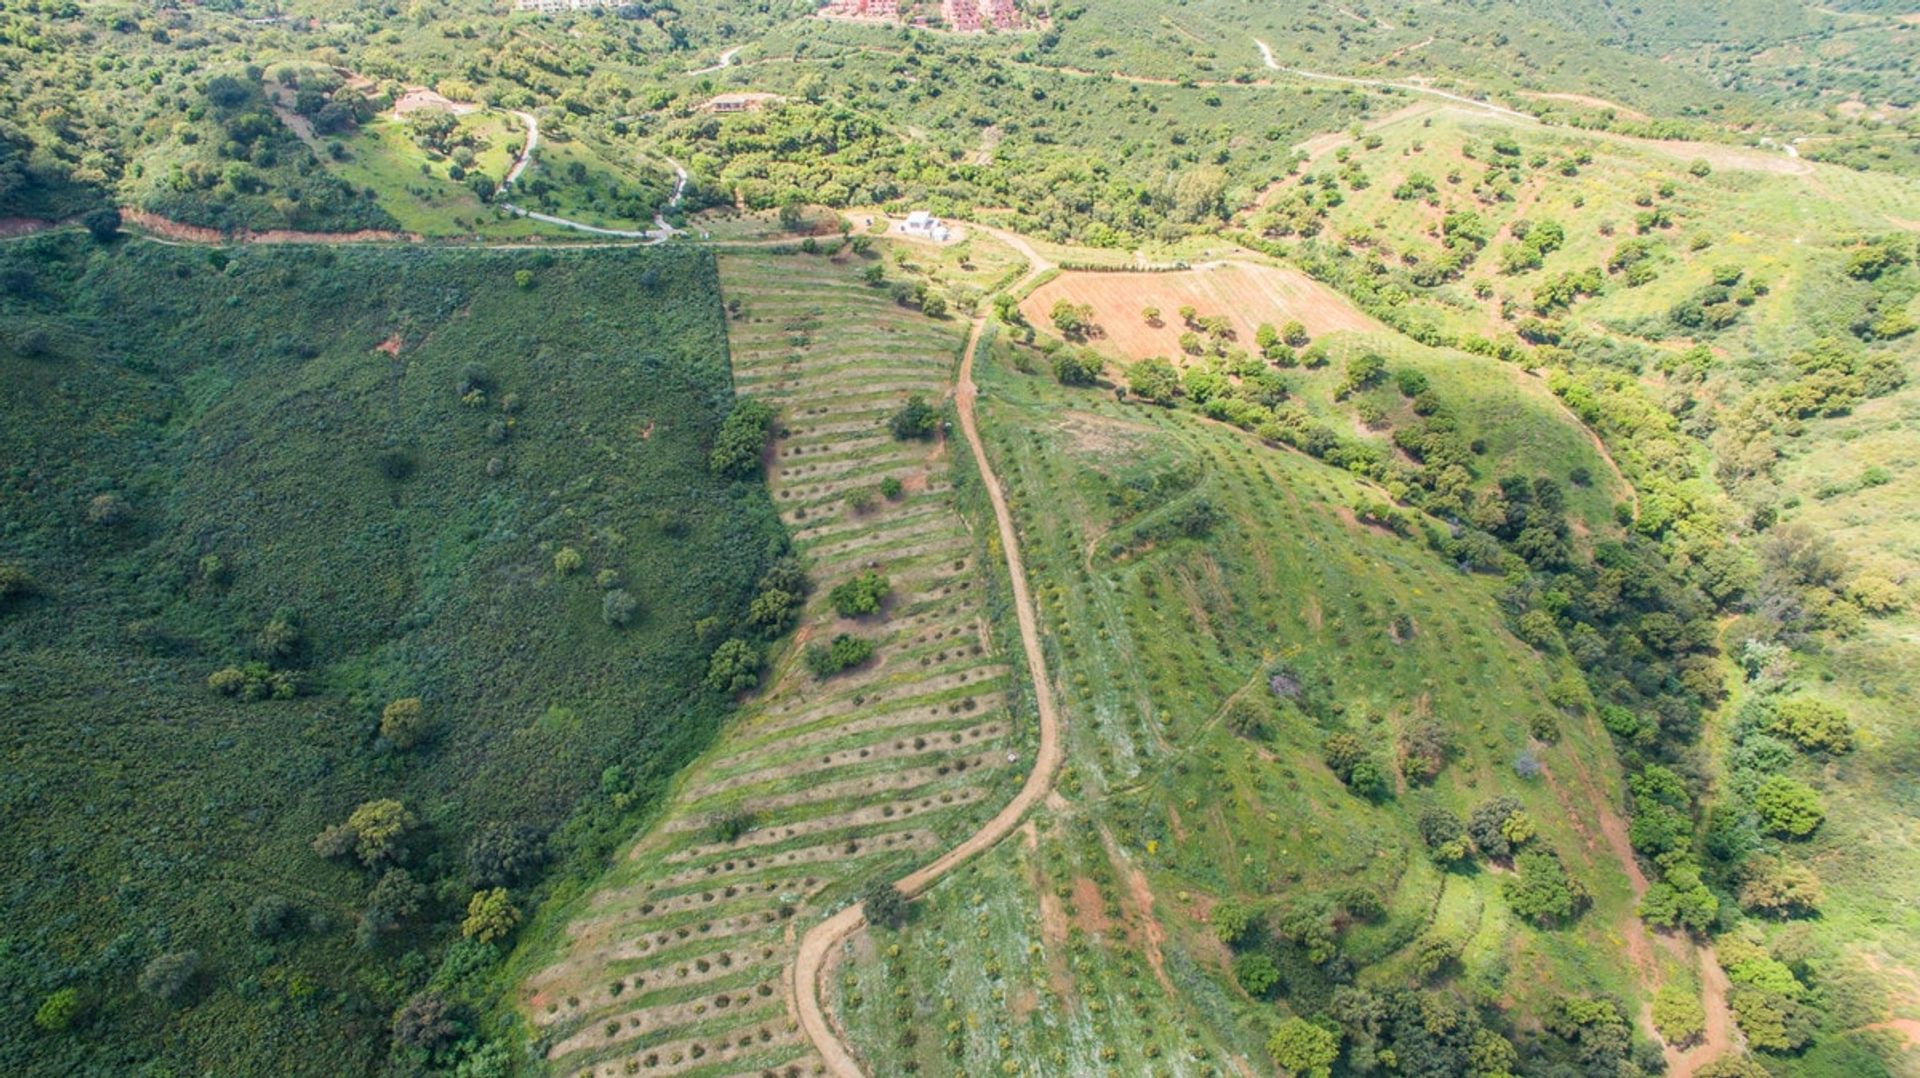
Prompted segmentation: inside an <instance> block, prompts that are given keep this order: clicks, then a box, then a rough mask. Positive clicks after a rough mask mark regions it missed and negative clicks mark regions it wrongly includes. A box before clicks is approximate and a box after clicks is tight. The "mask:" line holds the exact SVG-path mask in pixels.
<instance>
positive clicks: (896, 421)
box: [887, 393, 940, 441]
mask: <svg viewBox="0 0 1920 1078" xmlns="http://www.w3.org/2000/svg"><path fill="white" fill-rule="evenodd" d="M887 429H888V430H891V431H892V432H893V436H894V437H895V438H898V439H900V440H901V441H907V440H908V439H922V440H924V439H927V438H931V437H933V436H934V434H935V433H936V432H938V431H939V429H940V410H939V409H938V408H935V407H934V406H933V405H931V404H928V403H927V398H926V397H925V396H923V395H921V394H919V393H915V394H914V395H913V396H911V397H908V398H907V403H906V404H905V405H903V406H902V407H901V408H900V410H899V411H897V412H895V413H893V417H892V418H891V419H888V420H887Z"/></svg>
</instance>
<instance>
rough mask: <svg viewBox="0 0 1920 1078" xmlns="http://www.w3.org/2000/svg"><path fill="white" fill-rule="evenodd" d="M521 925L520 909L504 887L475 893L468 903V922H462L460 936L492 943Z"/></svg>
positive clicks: (503, 937)
mask: <svg viewBox="0 0 1920 1078" xmlns="http://www.w3.org/2000/svg"><path fill="white" fill-rule="evenodd" d="M519 924H520V909H519V907H517V906H515V905H514V904H513V900H512V898H511V897H509V896H508V894H507V889H506V888H504V887H495V888H493V889H491V890H487V891H475V892H474V893H473V897H472V898H471V899H469V900H468V901H467V917H466V920H464V921H461V922H460V934H461V935H463V936H465V937H467V938H468V939H470V940H478V941H480V942H481V943H492V942H493V941H495V940H501V939H505V938H506V937H507V936H509V935H511V934H512V932H513V930H514V928H515V927H517V926H518V925H519Z"/></svg>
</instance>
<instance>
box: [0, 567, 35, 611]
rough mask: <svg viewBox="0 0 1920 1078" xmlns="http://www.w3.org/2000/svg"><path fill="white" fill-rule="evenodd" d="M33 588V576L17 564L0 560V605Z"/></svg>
mask: <svg viewBox="0 0 1920 1078" xmlns="http://www.w3.org/2000/svg"><path fill="white" fill-rule="evenodd" d="M31 590H33V577H31V576H29V575H28V574H27V571H26V570H25V569H22V568H20V567H19V566H18V565H12V564H9V563H7V562H0V606H4V605H5V604H6V602H7V601H8V600H9V599H14V598H17V597H19V596H22V595H25V594H27V593H28V592H29V591H31Z"/></svg>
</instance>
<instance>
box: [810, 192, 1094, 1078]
mask: <svg viewBox="0 0 1920 1078" xmlns="http://www.w3.org/2000/svg"><path fill="white" fill-rule="evenodd" d="M973 227H980V226H973ZM985 231H988V232H990V233H993V234H996V235H998V230H997V229H986V230H985ZM1000 238H1002V239H1006V238H1007V237H1004V236H1002V237H1000ZM1009 243H1010V245H1011V246H1013V247H1015V248H1016V249H1017V250H1020V251H1021V253H1022V254H1024V255H1026V256H1027V258H1028V259H1029V260H1030V262H1031V263H1032V268H1030V269H1029V270H1028V271H1027V273H1026V275H1025V276H1023V277H1021V278H1020V280H1019V281H1017V282H1015V283H1014V284H1013V285H1011V286H1009V287H1010V288H1013V289H1018V288H1019V287H1020V286H1021V285H1024V284H1026V283H1027V282H1028V281H1031V280H1032V279H1033V278H1034V277H1036V276H1038V275H1039V274H1041V273H1042V272H1044V271H1045V270H1047V269H1049V268H1051V264H1050V263H1048V262H1047V261H1045V260H1044V259H1042V258H1041V257H1040V256H1039V255H1038V254H1037V253H1036V252H1035V251H1034V250H1033V248H1032V247H1031V246H1029V245H1028V244H1026V243H1025V242H1018V243H1014V242H1012V241H1011V240H1009ZM986 311H987V308H986V307H984V306H983V307H982V308H981V309H980V311H979V313H976V314H975V315H974V319H973V328H972V330H971V331H970V332H969V333H968V334H967V348H966V352H965V353H964V354H963V355H962V357H961V359H960V374H959V377H958V379H957V380H956V382H955V384H954V394H953V396H954V404H955V406H956V408H957V410H958V411H959V413H960V429H961V431H962V432H963V433H965V434H966V436H967V446H968V447H969V448H970V449H972V450H973V462H974V466H975V467H977V468H978V469H979V470H980V483H981V485H982V486H984V487H985V488H986V490H987V497H988V499H989V500H990V501H992V502H993V517H994V522H995V523H996V524H997V525H998V526H999V529H1000V547H1001V549H1002V550H1003V551H1005V552H1006V559H1007V574H1008V576H1009V577H1010V578H1011V582H1012V585H1013V609H1014V614H1015V616H1016V617H1017V618H1018V620H1019V622H1020V644H1021V649H1022V650H1023V651H1025V652H1026V656H1027V672H1028V675H1029V676H1030V677H1031V678H1032V680H1033V696H1034V705H1035V707H1036V709H1037V710H1038V711H1039V715H1040V748H1039V751H1038V752H1037V753H1036V754H1035V756H1034V760H1033V769H1032V770H1031V771H1029V772H1028V773H1027V781H1026V783H1025V784H1024V785H1022V786H1021V787H1020V792H1019V793H1017V794H1015V795H1014V797H1013V800H1011V801H1008V802H1007V804H1006V807H1004V808H1002V809H1001V810H1000V811H999V812H998V813H997V814H995V815H994V817H993V819H991V820H988V821H987V822H986V823H985V824H984V825H983V826H982V827H981V828H980V830H978V831H975V832H974V833H973V834H971V835H969V836H967V837H966V839H964V840H963V841H961V842H960V844H959V845H957V846H955V847H953V848H952V849H950V850H948V851H947V852H946V853H944V854H941V855H940V857H939V858H937V859H935V860H934V861H932V862H930V863H928V864H927V865H925V866H923V867H921V868H919V869H917V870H915V871H913V872H911V873H909V874H908V875H906V876H903V877H902V878H900V879H899V880H898V881H896V883H895V886H897V887H899V888H900V890H901V891H902V892H903V893H904V894H906V895H907V897H909V898H912V897H916V896H918V895H920V894H921V893H923V892H925V891H926V889H927V888H929V887H931V886H933V885H934V884H935V883H936V882H938V881H939V879H940V878H941V877H942V876H945V875H946V874H947V873H949V872H951V871H953V870H954V869H955V868H957V867H959V866H960V865H961V864H962V863H964V862H965V861H966V860H967V859H969V858H971V857H973V856H974V855H975V854H977V853H980V852H982V851H984V850H986V849H988V848H990V847H991V846H993V845H994V844H995V843H997V842H999V841H1000V840H1001V839H1003V838H1005V837H1007V836H1008V835H1010V834H1012V833H1013V830H1014V828H1016V827H1018V826H1019V825H1020V821H1021V819H1022V818H1023V817H1025V816H1026V814H1027V810H1029V809H1031V808H1033V807H1034V806H1035V805H1038V804H1039V803H1040V802H1041V801H1042V800H1044V799H1045V798H1046V796H1047V794H1048V793H1050V792H1052V790H1053V780H1054V776H1055V775H1056V774H1058V773H1059V770H1060V761H1061V758H1062V755H1063V752H1062V749H1061V747H1060V718H1059V714H1058V713H1057V712H1056V711H1055V710H1054V705H1053V688H1052V683H1051V682H1050V681H1049V680H1048V678H1047V660H1046V653H1045V652H1043V651H1042V650H1041V649H1040V619H1039V617H1038V615H1036V614H1035V613H1034V607H1033V600H1032V598H1031V597H1030V596H1029V595H1028V593H1027V571H1026V566H1025V565H1024V564H1023V563H1022V561H1021V559H1020V536H1019V533H1018V532H1016V531H1015V530H1014V526H1013V513H1012V512H1011V511H1010V510H1009V509H1008V508H1007V499H1006V495H1005V493H1003V492H1002V491H1001V489H1000V480H999V477H998V476H996V475H994V473H993V465H992V463H991V462H989V461H988V460H987V449H986V446H985V444H984V443H982V442H981V441H980V430H979V426H978V424H977V423H976V422H975V421H974V413H973V403H974V399H975V398H976V397H978V396H979V389H978V387H976V386H975V385H974V384H973V354H974V352H975V351H976V350H977V349H978V348H979V346H980V337H981V335H982V334H983V333H984V332H985V331H986V327H987V314H986ZM865 924H866V917H865V915H864V914H863V913H862V912H861V908H860V906H859V905H857V904H856V905H851V906H848V907H846V908H845V909H842V910H841V911H840V912H838V913H836V914H834V915H833V916H831V917H829V918H827V919H826V920H824V921H821V922H820V923H819V924H816V925H814V926H813V927H812V928H810V929H808V930H807V933H806V935H804V936H802V937H800V947H799V951H798V953H797V954H795V955H794V959H793V964H792V965H791V966H789V967H788V978H789V979H788V985H787V987H788V992H789V998H790V999H791V1000H792V1002H793V1009H794V1014H795V1017H796V1018H797V1019H798V1020H799V1022H800V1029H801V1031H802V1032H803V1033H805V1034H806V1035H807V1039H808V1040H809V1041H812V1042H813V1048H814V1051H816V1052H818V1053H819V1054H820V1058H821V1059H822V1060H824V1061H825V1063H826V1066H827V1070H828V1072H829V1073H832V1074H836V1075H840V1076H841V1078H863V1075H864V1074H865V1072H864V1071H862V1070H861V1069H860V1064H859V1061H857V1060H856V1059H854V1056H853V1052H852V1051H851V1050H850V1049H849V1048H848V1047H847V1043H846V1041H845V1039H844V1038H843V1037H841V1035H840V1032H839V1031H838V1030H837V1029H836V1028H835V1027H834V1024H833V1021H832V1019H831V1018H829V1017H828V1015H827V1012H826V1008H825V1007H824V1006H822V1004H821V994H822V993H821V989H822V987H823V985H822V981H823V979H824V974H825V972H826V969H827V964H828V960H829V959H830V958H831V957H832V955H833V951H834V948H835V947H837V946H839V944H840V943H841V942H843V941H844V940H846V939H847V937H849V936H851V935H853V933H855V932H857V931H859V930H860V928H861V927H862V926H863V925H865Z"/></svg>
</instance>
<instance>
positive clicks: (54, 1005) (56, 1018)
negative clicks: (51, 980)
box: [33, 988, 81, 1033]
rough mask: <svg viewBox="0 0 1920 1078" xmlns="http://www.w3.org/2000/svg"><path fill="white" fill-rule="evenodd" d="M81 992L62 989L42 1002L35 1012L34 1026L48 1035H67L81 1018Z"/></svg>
mask: <svg viewBox="0 0 1920 1078" xmlns="http://www.w3.org/2000/svg"><path fill="white" fill-rule="evenodd" d="M80 1011H81V1004H80V990H79V989H78V988H62V989H60V990H59V991H58V992H55V993H53V994H52V995H50V996H48V997H47V998H46V999H44V1000H42V1001H40V1007H39V1009H38V1010H36V1011H34V1012H33V1024H34V1025H36V1026H39V1027H40V1028H41V1029H44V1030H46V1031H47V1032H48V1033H65V1032H66V1031H67V1030H69V1029H71V1028H73V1025H74V1023H75V1022H76V1021H77V1020H78V1019H79V1018H80Z"/></svg>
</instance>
